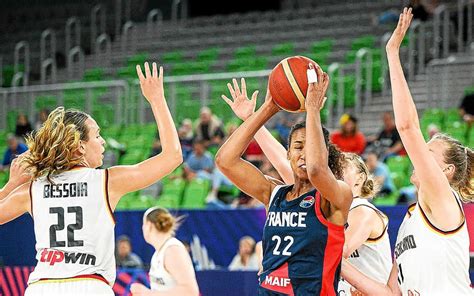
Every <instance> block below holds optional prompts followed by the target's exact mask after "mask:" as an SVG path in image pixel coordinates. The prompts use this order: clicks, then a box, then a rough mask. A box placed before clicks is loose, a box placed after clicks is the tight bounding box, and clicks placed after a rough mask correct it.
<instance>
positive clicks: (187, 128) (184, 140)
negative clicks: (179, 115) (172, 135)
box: [178, 118, 194, 160]
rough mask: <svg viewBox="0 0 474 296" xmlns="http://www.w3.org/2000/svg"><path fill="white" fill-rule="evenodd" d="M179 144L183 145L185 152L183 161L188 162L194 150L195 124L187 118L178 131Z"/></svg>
mask: <svg viewBox="0 0 474 296" xmlns="http://www.w3.org/2000/svg"><path fill="white" fill-rule="evenodd" d="M178 136H179V142H180V143H181V149H182V151H183V159H184V160H186V159H187V158H188V156H189V154H190V153H191V151H192V150H193V138H194V132H193V122H192V121H191V119H189V118H186V119H184V120H183V122H182V123H181V126H180V127H179V129H178Z"/></svg>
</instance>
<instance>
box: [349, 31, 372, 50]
mask: <svg viewBox="0 0 474 296" xmlns="http://www.w3.org/2000/svg"><path fill="white" fill-rule="evenodd" d="M364 47H366V48H375V36H373V35H366V36H362V37H359V38H356V39H354V41H352V44H351V49H352V50H356V51H357V50H359V49H361V48H364Z"/></svg>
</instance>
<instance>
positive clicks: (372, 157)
mask: <svg viewBox="0 0 474 296" xmlns="http://www.w3.org/2000/svg"><path fill="white" fill-rule="evenodd" d="M366 164H367V168H368V169H369V171H370V173H371V174H372V175H374V177H375V180H376V181H377V183H379V184H381V189H380V192H379V194H380V195H382V196H383V195H390V194H391V193H392V192H394V191H395V185H394V184H393V180H392V177H391V176H390V170H389V169H388V166H387V165H386V164H385V163H383V162H380V161H379V159H378V156H377V154H376V153H375V152H373V151H372V152H369V153H368V154H367V160H366Z"/></svg>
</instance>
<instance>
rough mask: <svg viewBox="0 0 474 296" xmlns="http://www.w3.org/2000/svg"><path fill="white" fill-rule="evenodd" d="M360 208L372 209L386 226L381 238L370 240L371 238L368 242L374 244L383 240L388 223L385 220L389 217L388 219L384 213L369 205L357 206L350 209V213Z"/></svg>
mask: <svg viewBox="0 0 474 296" xmlns="http://www.w3.org/2000/svg"><path fill="white" fill-rule="evenodd" d="M358 207H367V208H369V209H371V210H372V211H374V212H375V213H376V214H377V216H379V217H380V219H381V220H382V223H383V224H384V227H383V231H382V233H381V234H380V235H379V236H377V237H375V238H370V237H369V238H367V241H369V242H372V243H373V242H376V241H378V240H379V239H381V238H382V237H383V236H384V234H385V232H386V231H387V228H388V223H385V220H384V218H387V220H388V217H387V216H386V215H385V214H384V213H382V212H381V211H379V210H378V209H375V208H373V207H371V206H369V205H365V204H360V205H357V206H355V207H353V208H352V209H350V210H349V212H350V211H352V210H353V209H356V208H358Z"/></svg>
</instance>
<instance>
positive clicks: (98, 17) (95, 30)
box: [91, 4, 106, 51]
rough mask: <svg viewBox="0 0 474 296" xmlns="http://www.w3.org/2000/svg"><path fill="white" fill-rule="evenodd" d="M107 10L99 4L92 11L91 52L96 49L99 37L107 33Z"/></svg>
mask: <svg viewBox="0 0 474 296" xmlns="http://www.w3.org/2000/svg"><path fill="white" fill-rule="evenodd" d="M105 21H106V20H105V9H104V7H102V5H101V4H97V5H96V6H94V8H92V11H91V51H93V50H94V49H95V42H96V39H97V36H98V35H100V34H103V33H105V25H106V24H105Z"/></svg>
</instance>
